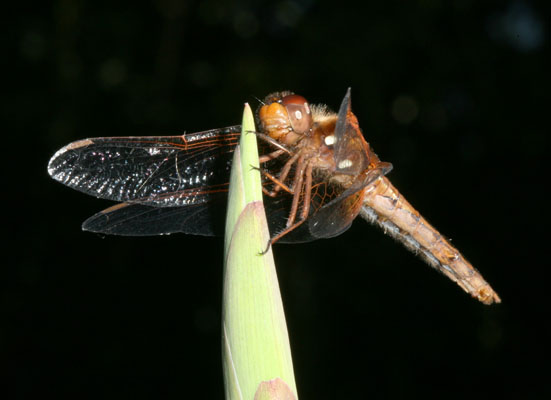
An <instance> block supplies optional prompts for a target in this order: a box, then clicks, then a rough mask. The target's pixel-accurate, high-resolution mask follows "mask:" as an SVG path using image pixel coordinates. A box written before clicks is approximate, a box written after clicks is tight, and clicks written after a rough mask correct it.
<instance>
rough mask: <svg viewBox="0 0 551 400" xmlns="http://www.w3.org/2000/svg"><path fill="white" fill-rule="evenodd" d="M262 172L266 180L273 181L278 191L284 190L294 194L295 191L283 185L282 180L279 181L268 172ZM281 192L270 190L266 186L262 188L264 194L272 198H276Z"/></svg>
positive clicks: (261, 170)
mask: <svg viewBox="0 0 551 400" xmlns="http://www.w3.org/2000/svg"><path fill="white" fill-rule="evenodd" d="M260 172H261V173H262V175H264V176H265V177H266V178H268V179H269V180H270V181H272V182H273V183H274V185H275V187H276V188H277V189H280V188H281V189H283V190H285V191H286V192H287V193H289V194H293V190H292V189H291V188H290V187H289V186H287V185H286V184H285V183H283V182H282V181H281V180H279V179H277V178H276V177H275V176H273V175H272V174H270V173H269V172H268V171H265V170H263V169H260ZM278 191H279V190H271V191H270V190H268V189H266V188H265V187H264V186H262V192H263V193H264V194H265V195H267V196H270V197H276V196H277V193H278Z"/></svg>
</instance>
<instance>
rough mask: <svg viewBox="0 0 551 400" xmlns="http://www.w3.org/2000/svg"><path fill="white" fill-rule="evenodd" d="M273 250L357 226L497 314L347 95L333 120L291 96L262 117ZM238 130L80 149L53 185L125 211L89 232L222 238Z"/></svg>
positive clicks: (78, 145) (53, 169)
mask: <svg viewBox="0 0 551 400" xmlns="http://www.w3.org/2000/svg"><path fill="white" fill-rule="evenodd" d="M257 122H258V127H259V128H260V131H259V132H257V135H258V136H259V138H260V139H261V140H260V141H259V146H260V147H261V149H260V154H261V157H260V164H261V172H262V176H263V178H264V180H263V191H264V193H265V194H266V201H265V208H266V214H267V217H268V222H269V226H270V232H272V234H273V236H272V239H271V241H270V243H275V242H276V241H279V242H283V243H299V242H307V241H312V240H316V239H320V238H329V237H333V236H336V235H339V234H341V233H343V232H344V231H346V230H347V229H348V228H349V227H350V225H351V224H352V222H353V220H354V219H355V218H356V217H357V216H358V215H360V216H361V217H363V218H364V219H366V220H367V221H369V222H371V223H373V224H375V225H377V226H379V227H381V228H382V229H383V230H384V231H385V233H387V234H389V235H390V236H391V237H393V238H395V239H397V240H398V241H400V242H401V243H402V244H404V245H405V246H406V248H408V249H409V250H411V251H412V252H414V253H415V254H418V255H419V256H421V257H422V258H423V259H424V260H425V261H426V262H427V263H428V264H429V265H431V266H432V267H434V268H435V269H437V270H439V271H440V272H442V273H443V274H444V275H446V276H448V277H449V278H450V279H451V280H453V281H454V282H456V283H457V284H458V285H459V286H460V287H461V288H462V289H463V290H465V292H467V293H469V294H471V296H473V297H475V298H477V299H478V300H480V301H481V302H483V303H485V304H492V303H494V302H495V303H499V302H501V300H500V298H499V296H498V295H497V293H496V292H495V291H494V290H493V289H492V288H491V287H490V285H489V284H488V283H487V282H486V281H485V280H484V278H483V277H482V276H481V275H480V273H479V272H478V271H477V270H476V269H475V268H474V267H473V266H472V265H471V264H470V263H469V262H468V261H467V260H466V259H465V258H464V257H463V256H462V255H461V253H460V252H459V251H458V250H457V249H456V248H455V247H453V246H452V245H451V244H450V243H449V241H448V240H447V239H446V238H444V237H443V236H442V235H441V234H440V233H439V232H438V231H437V230H436V229H435V228H433V227H432V226H431V225H430V224H429V223H428V222H427V221H426V220H425V219H424V218H423V217H422V216H421V215H420V214H419V212H417V211H416V210H415V209H414V208H413V207H412V206H411V205H410V204H409V203H408V202H407V200H406V199H404V197H403V196H402V195H401V194H400V193H399V192H398V190H397V189H396V188H395V187H394V186H393V185H392V184H391V183H390V181H389V180H388V179H387V178H386V177H385V175H386V174H387V173H388V172H389V171H390V170H391V169H392V165H391V164H390V163H386V162H382V161H380V160H379V158H378V157H377V155H376V154H375V153H374V152H373V151H372V149H371V147H370V146H369V144H368V143H367V142H366V141H365V139H364V137H363V135H362V133H361V130H360V128H359V124H358V120H357V118H356V116H355V115H354V114H353V113H352V111H351V106H350V89H349V90H348V92H347V94H346V96H345V98H344V100H343V101H342V104H341V106H340V109H339V112H338V113H337V114H336V113H334V112H332V111H330V110H329V109H328V108H327V107H326V106H324V105H310V104H309V103H308V102H307V101H306V99H304V97H302V96H299V95H296V94H293V93H291V92H280V93H274V94H271V95H269V96H267V97H266V99H265V101H264V102H262V105H261V106H260V108H259V110H258V112H257ZM240 132H241V126H239V125H236V126H230V127H227V128H222V129H213V130H209V131H204V132H199V133H192V134H184V135H180V136H160V137H104V138H93V139H84V140H79V141H76V142H73V143H71V144H69V145H67V146H65V147H63V148H62V149H60V150H59V151H58V152H57V153H56V154H55V155H54V156H53V157H52V158H51V160H50V162H49V165H48V172H49V173H50V175H51V176H52V177H53V178H54V179H55V180H57V181H59V182H61V183H63V184H65V185H67V186H69V187H72V188H74V189H77V190H80V191H82V192H84V193H87V194H90V195H93V196H96V197H99V198H104V199H109V200H114V201H117V202H120V203H119V204H116V205H114V206H112V207H110V208H107V209H105V210H103V211H101V212H99V213H97V214H96V215H94V216H92V217H90V218H89V219H87V220H86V221H85V222H84V223H83V225H82V228H83V229H84V230H87V231H92V232H99V233H105V234H115V235H130V236H145V235H160V234H169V233H174V232H183V233H188V234H196V235H218V234H222V233H223V222H224V214H225V207H226V201H227V199H226V197H227V191H228V181H229V172H230V168H231V159H232V153H233V151H234V148H235V145H236V144H237V141H238V139H239V135H240Z"/></svg>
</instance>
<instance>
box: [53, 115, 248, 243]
mask: <svg viewBox="0 0 551 400" xmlns="http://www.w3.org/2000/svg"><path fill="white" fill-rule="evenodd" d="M240 132H241V127H240V126H231V127H228V128H223V129H215V130H210V131H205V132H200V133H194V134H189V135H182V136H161V137H108V138H94V139H85V140H80V141H78V142H74V143H71V144H69V145H67V146H65V147H64V148H62V149H61V150H59V151H58V152H57V153H56V154H55V155H54V156H53V157H52V159H51V160H50V163H49V164H48V172H49V173H50V175H51V176H52V177H53V178H54V179H56V180H57V181H59V182H61V183H63V184H65V185H67V186H69V187H71V188H73V189H77V190H80V191H82V192H84V193H87V194H90V195H92V196H96V197H99V198H103V199H108V200H114V201H119V202H136V203H140V204H145V205H151V206H155V207H177V206H183V205H190V204H200V203H203V202H205V201H209V198H210V196H212V194H213V193H218V192H220V191H226V190H227V182H228V178H229V171H230V168H231V159H232V154H233V150H234V148H235V145H236V144H237V141H238V140H239V134H240ZM92 218H94V217H92ZM106 233H107V232H106Z"/></svg>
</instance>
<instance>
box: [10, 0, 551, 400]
mask: <svg viewBox="0 0 551 400" xmlns="http://www.w3.org/2000/svg"><path fill="white" fill-rule="evenodd" d="M37 3H38V4H37ZM137 3H138V2H128V3H123V2H117V3H116V4H112V3H110V2H105V3H103V2H93V1H70V0H66V1H55V2H40V3H39V2H25V1H23V2H19V6H18V7H19V8H18V9H12V10H5V11H6V12H5V13H4V14H5V15H4V18H5V19H6V21H5V22H4V28H6V32H5V33H4V34H3V35H2V42H3V45H4V46H3V47H4V48H5V49H6V50H5V51H4V62H3V64H4V65H7V66H10V67H11V68H10V71H9V73H8V74H4V78H7V79H5V80H6V81H5V82H4V83H3V86H4V89H3V90H2V93H3V96H2V97H3V100H4V104H3V105H2V113H3V114H5V118H3V120H4V122H3V124H2V125H3V127H4V129H3V137H4V145H3V157H2V159H3V164H4V166H3V174H2V176H3V191H2V193H3V200H4V202H5V203H6V204H5V206H4V207H3V210H4V216H3V222H4V223H3V226H4V233H5V234H6V235H7V236H8V238H7V239H4V243H6V244H7V247H8V248H7V249H5V250H4V259H5V260H6V262H5V263H3V264H4V265H3V267H2V278H1V283H0V285H1V287H0V289H1V293H0V294H1V296H0V311H1V322H0V324H1V325H0V326H1V330H0V346H1V350H0V351H1V354H0V366H1V368H2V369H1V374H2V378H1V379H3V380H5V381H6V385H7V386H6V387H7V388H8V389H9V390H10V393H12V394H13V395H14V398H24V397H26V398H36V397H38V396H41V397H44V396H46V395H48V394H51V395H53V396H54V397H55V398H64V397H69V396H70V397H72V398H117V399H123V398H190V397H191V394H194V395H195V396H197V397H198V398H221V397H222V396H223V381H222V372H221V356H220V353H221V350H220V344H221V334H220V307H221V286H222V259H223V256H222V244H223V242H222V239H221V238H203V237H191V236H184V235H172V236H164V237H152V238H120V237H105V238H102V237H99V236H97V235H94V234H90V233H84V232H81V230H80V224H81V222H82V221H83V220H84V219H85V218H87V217H88V216H90V215H92V214H93V213H95V212H97V211H99V210H100V209H102V208H103V207H106V206H107V205H109V203H108V202H105V201H101V200H97V199H94V198H91V197H87V196H85V195H82V194H80V193H78V192H76V191H73V190H70V189H68V188H66V187H63V186H62V185H60V184H58V183H56V182H54V181H53V180H51V179H50V178H49V177H48V175H47V171H46V165H47V162H48V159H49V157H50V156H51V155H52V154H53V153H54V152H55V151H56V150H57V149H58V148H60V147H61V146H63V145H65V144H67V143H69V142H71V141H74V140H77V139H81V138H86V137H94V136H114V135H121V136H124V135H169V134H181V133H184V132H194V131H200V130H205V129H210V128H215V127H223V126H228V125H233V124H237V123H239V122H240V118H241V113H242V106H243V103H244V102H246V101H247V102H250V103H251V104H252V105H253V106H255V107H256V105H257V101H256V100H255V96H256V97H259V98H262V97H263V96H265V95H266V94H267V93H270V92H272V91H275V90H283V89H289V90H293V91H295V92H297V93H300V94H303V95H304V96H306V97H307V98H308V99H309V100H310V102H312V103H318V102H323V103H327V104H329V105H330V106H331V107H332V108H334V109H335V108H338V106H339V104H340V101H341V99H342V97H343V95H344V93H345V91H346V88H347V87H348V86H351V87H352V89H353V92H352V94H353V96H352V99H353V109H354V111H355V113H356V115H357V116H358V118H359V121H360V124H361V126H362V128H363V130H364V134H365V136H366V138H367V140H368V141H369V142H370V143H371V145H372V146H373V148H374V149H375V151H376V152H377V154H378V155H379V156H380V158H381V159H382V160H384V161H389V162H392V163H393V164H394V170H393V171H392V172H391V174H390V175H389V177H390V178H391V180H392V182H393V183H394V184H395V185H396V186H397V187H398V188H399V189H400V190H401V191H402V193H403V194H404V195H405V196H406V197H407V198H408V200H409V201H410V202H411V203H412V204H413V205H414V206H415V207H416V208H417V209H419V210H420V211H421V213H422V214H423V215H424V216H425V217H426V218H427V219H428V220H429V221H431V222H432V223H433V224H434V225H435V226H436V227H437V228H438V229H439V230H440V231H441V232H442V233H443V234H445V235H447V236H450V237H451V238H452V239H453V243H454V244H455V245H456V246H457V247H458V248H459V249H461V250H462V252H463V253H464V254H465V255H466V257H467V258H469V260H471V262H472V263H473V265H475V266H476V267H477V268H478V269H479V270H480V271H481V272H482V273H483V275H484V276H485V277H486V279H487V280H488V281H489V282H490V283H491V284H492V286H493V287H494V288H495V289H496V290H497V292H498V293H499V294H500V295H501V297H502V300H503V303H502V304H501V305H494V306H484V305H482V304H479V303H478V302H477V301H475V300H472V299H471V298H470V297H469V296H467V295H465V293H463V292H462V291H461V290H460V289H459V288H458V287H457V286H456V285H455V284H453V283H452V282H450V281H448V280H447V279H446V278H445V277H443V276H442V275H440V274H437V273H435V272H434V271H433V270H431V269H430V268H428V267H427V266H426V265H424V264H423V262H422V261H421V260H419V259H418V258H416V257H415V256H413V255H412V254H410V253H408V252H407V251H406V250H404V249H403V248H402V247H401V246H400V245H399V244H397V243H395V242H394V241H393V240H391V239H390V238H388V237H387V236H385V235H383V234H382V232H380V231H379V230H377V229H376V228H373V227H371V226H369V225H368V224H366V223H365V222H363V221H360V220H358V221H357V222H356V223H355V224H354V226H353V227H352V228H351V229H350V230H349V231H348V232H347V233H345V234H343V235H341V236H340V237H338V238H335V239H331V240H323V241H318V242H316V243H310V244H303V245H293V246H288V245H281V246H276V247H275V258H276V263H277V265H278V271H279V278H280V286H281V290H282V295H283V301H284V305H285V309H286V314H287V322H288V328H289V333H290V339H291V345H292V351H293V356H294V367H295V374H296V379H297V386H298V390H299V395H300V396H301V398H303V399H313V398H351V397H354V398H364V397H365V398H372V399H378V398H406V397H408V398H426V399H427V398H448V399H455V398H458V399H459V398H467V397H469V398H480V399H482V398H485V399H487V398H504V397H505V396H518V397H520V398H542V397H544V395H545V393H546V392H547V393H546V394H547V395H549V394H550V393H549V392H550V391H549V383H548V378H549V368H548V362H547V364H544V361H546V358H545V355H544V353H545V351H546V350H548V343H547V342H548V340H549V333H550V332H549V329H548V327H547V320H548V318H549V311H548V298H547V288H548V286H549V284H548V283H547V280H546V277H547V270H548V268H549V262H548V258H549V257H548V254H547V249H548V247H549V245H548V239H549V230H548V228H547V224H548V219H547V218H546V217H547V214H548V213H547V209H548V208H549V200H548V196H547V194H546V193H545V189H546V188H547V187H548V186H549V174H548V173H547V172H545V171H546V164H547V161H548V159H549V158H548V154H549V150H550V146H549V92H550V89H551V88H550V85H549V69H550V65H549V62H548V61H549V58H548V56H549V53H548V48H549V14H548V13H547V10H545V9H544V7H545V2H543V1H540V2H536V1H500V2H495V1H487V2H477V1H473V0H455V1H438V0H424V1H388V2H365V3H361V4H362V5H361V6H358V5H355V4H356V3H355V2H354V3H353V2H347V1H337V2H334V1H332V2H327V1H314V0H304V1H301V0H286V1H269V2H257V1H248V2H247V1H242V2H238V3H230V2H224V1H216V0H208V1H202V2H178V1H170V0H164V1H153V2H139V4H137ZM230 4H231V5H230ZM6 255H7V257H6ZM546 380H547V381H546Z"/></svg>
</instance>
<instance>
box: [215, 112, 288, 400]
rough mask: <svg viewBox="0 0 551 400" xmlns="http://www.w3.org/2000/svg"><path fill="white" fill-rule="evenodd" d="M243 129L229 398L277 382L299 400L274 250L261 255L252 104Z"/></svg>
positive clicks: (233, 238)
mask: <svg viewBox="0 0 551 400" xmlns="http://www.w3.org/2000/svg"><path fill="white" fill-rule="evenodd" d="M242 129H243V130H242V133H241V141H240V145H239V146H238V147H237V148H236V150H235V154H234V159H233V164H232V172H231V178H230V193H229V200H228V214H227V217H226V238H225V265H224V294H223V313H222V328H223V333H222V337H223V345H222V350H223V367H224V381H225V385H226V398H227V399H253V398H254V396H255V394H256V393H261V394H262V396H266V393H268V394H269V393H270V392H266V390H265V389H262V388H263V387H266V382H270V381H274V380H275V379H276V378H279V379H278V380H276V381H274V382H278V384H279V383H281V385H279V386H281V387H287V389H288V392H289V391H290V393H291V394H292V395H293V396H294V398H297V395H296V393H297V391H296V385H295V380H294V374H293V364H292V358H291V349H290V346H289V337H288V334H287V325H286V322H285V314H284V312H283V304H282V301H281V295H280V292H279V284H278V281H277V275H276V270H275V264H274V260H273V256H272V250H271V248H270V249H269V250H268V252H266V253H265V254H261V253H262V251H263V250H264V249H265V248H266V246H267V244H268V241H269V239H270V234H269V232H268V226H267V222H266V215H265V212H264V206H263V203H262V182H261V179H260V172H259V171H258V169H257V168H258V149H257V144H256V135H255V134H254V131H255V128H254V118H253V116H252V112H251V109H250V107H249V106H248V104H246V105H245V111H244V115H243V128H242ZM255 167H256V168H255ZM263 383H264V384H263ZM262 385H263V386H262ZM279 386H278V387H279ZM274 393H276V395H277V392H274ZM262 398H268V399H269V398H274V399H275V398H278V397H262ZM286 398H289V397H286Z"/></svg>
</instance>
